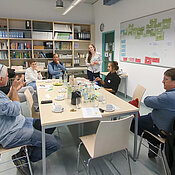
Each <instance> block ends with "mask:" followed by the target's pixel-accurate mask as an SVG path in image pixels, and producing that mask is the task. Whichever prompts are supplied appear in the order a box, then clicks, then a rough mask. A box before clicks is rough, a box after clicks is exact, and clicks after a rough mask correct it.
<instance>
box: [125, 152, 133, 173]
mask: <svg viewBox="0 0 175 175" xmlns="http://www.w3.org/2000/svg"><path fill="white" fill-rule="evenodd" d="M125 150H126V154H127V156H126V157H127V160H128V165H129V173H130V175H132V171H131V163H130V159H129V153H128V149H125Z"/></svg>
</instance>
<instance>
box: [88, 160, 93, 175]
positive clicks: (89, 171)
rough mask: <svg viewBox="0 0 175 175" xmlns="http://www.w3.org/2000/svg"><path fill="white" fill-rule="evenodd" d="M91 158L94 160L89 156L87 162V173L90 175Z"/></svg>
mask: <svg viewBox="0 0 175 175" xmlns="http://www.w3.org/2000/svg"><path fill="white" fill-rule="evenodd" d="M91 160H92V158H89V159H88V162H87V173H88V175H90V168H89V166H90V161H91Z"/></svg>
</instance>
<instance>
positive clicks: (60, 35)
mask: <svg viewBox="0 0 175 175" xmlns="http://www.w3.org/2000/svg"><path fill="white" fill-rule="evenodd" d="M55 39H65V40H68V39H72V34H70V33H55Z"/></svg>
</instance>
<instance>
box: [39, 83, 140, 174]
mask: <svg viewBox="0 0 175 175" xmlns="http://www.w3.org/2000/svg"><path fill="white" fill-rule="evenodd" d="M53 81H56V80H39V81H37V82H36V85H37V93H38V103H39V110H40V119H41V126H42V166H43V175H46V150H45V148H46V147H45V130H46V129H47V128H52V127H59V126H66V125H73V124H83V123H86V122H90V121H97V120H111V119H112V118H114V117H121V116H128V115H134V114H135V116H136V120H135V125H136V127H135V134H134V150H133V159H134V160H136V153H137V130H138V110H139V109H138V108H136V107H134V106H133V105H131V104H129V103H128V102H126V101H124V100H122V99H120V98H119V97H117V96H116V95H113V94H111V93H109V92H108V91H106V90H105V89H104V88H100V89H98V90H96V91H97V92H98V93H99V94H102V95H103V97H104V98H105V101H106V104H113V105H114V106H115V107H116V109H115V110H114V111H112V112H107V111H104V112H103V113H101V114H102V118H94V117H92V118H84V117H83V113H82V108H88V107H91V103H83V102H82V104H81V108H79V109H77V108H76V105H72V104H71V99H70V98H67V93H66V91H64V89H65V87H64V85H62V86H54V85H53V84H54V83H55V82H53ZM59 94H62V95H63V96H64V99H62V100H57V99H56V97H57V96H58V95H59ZM45 100H52V103H47V104H41V101H45ZM54 104H58V105H62V107H63V108H64V110H63V112H59V113H56V112H53V105H54ZM98 104H99V106H98V107H100V108H105V106H104V105H106V104H103V103H102V102H99V103H98ZM81 134H82V133H81ZM79 136H80V135H79Z"/></svg>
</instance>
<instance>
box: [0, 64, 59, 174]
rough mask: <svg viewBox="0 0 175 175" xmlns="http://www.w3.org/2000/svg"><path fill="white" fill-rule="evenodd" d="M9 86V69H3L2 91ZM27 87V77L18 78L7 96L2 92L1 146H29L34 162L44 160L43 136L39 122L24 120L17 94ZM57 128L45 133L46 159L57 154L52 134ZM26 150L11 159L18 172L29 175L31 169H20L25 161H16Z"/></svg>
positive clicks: (1, 77)
mask: <svg viewBox="0 0 175 175" xmlns="http://www.w3.org/2000/svg"><path fill="white" fill-rule="evenodd" d="M7 82H8V73H7V67H6V66H4V65H0V87H3V86H6V85H7ZM23 85H24V76H21V78H20V80H18V77H17V76H16V78H15V80H14V81H13V83H12V86H11V88H10V91H9V93H8V95H6V94H4V93H3V92H2V91H1V90H0V131H1V132H0V144H1V145H2V146H3V147H4V148H13V147H17V146H21V145H30V146H28V152H29V158H30V160H31V161H32V162H36V161H38V160H41V158H42V133H41V122H40V119H33V118H25V117H24V116H23V115H21V112H20V103H19V97H18V90H20V89H21V88H22V87H23ZM54 130H55V128H50V129H46V133H48V134H46V156H48V155H50V154H51V153H53V152H55V151H57V150H58V149H59V148H60V143H58V141H57V140H56V139H55V137H54V136H52V135H51V134H52V133H53V131H54ZM24 154H25V153H24V150H23V149H21V150H20V152H18V153H17V154H15V155H13V156H12V159H13V161H14V163H15V165H16V166H18V169H19V170H20V171H21V172H22V173H23V174H29V169H28V166H26V167H22V166H19V165H21V164H22V163H25V162H26V159H25V158H23V159H22V160H21V159H20V160H14V159H16V158H18V157H20V156H21V155H22V156H23V155H24Z"/></svg>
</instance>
